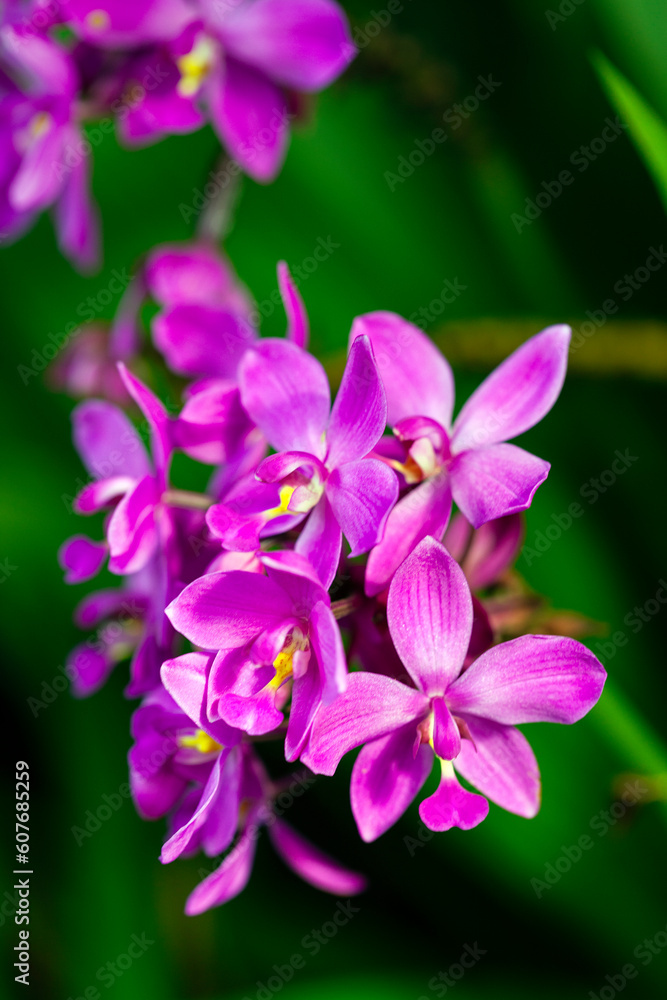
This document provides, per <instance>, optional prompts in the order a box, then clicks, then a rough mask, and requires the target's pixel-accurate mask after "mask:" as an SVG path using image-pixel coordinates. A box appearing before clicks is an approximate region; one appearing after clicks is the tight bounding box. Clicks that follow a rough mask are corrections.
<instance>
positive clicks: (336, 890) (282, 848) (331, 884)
mask: <svg viewBox="0 0 667 1000" xmlns="http://www.w3.org/2000/svg"><path fill="white" fill-rule="evenodd" d="M268 829H269V836H270V837H271V843H272V844H273V846H274V848H275V850H276V852H277V853H278V854H279V855H280V857H281V858H282V859H283V861H284V862H285V864H286V865H287V866H288V867H289V868H291V869H292V871H293V872H295V873H296V874H297V875H298V876H299V877H300V878H302V879H304V881H306V882H308V883H310V885H314V886H315V888H316V889H322V890H323V891H324V892H331V893H333V895H334V896H356V895H357V893H359V892H363V891H364V889H365V888H366V879H365V878H364V876H363V875H359V874H358V873H357V872H353V871H350V869H349V868H344V867H343V866H342V865H341V864H339V863H338V861H334V859H333V858H330V857H329V855H328V854H325V853H324V852H323V851H320V850H319V849H318V848H317V847H314V846H313V844H311V843H310V841H309V840H306V838H305V837H302V836H301V834H300V833H297V832H296V830H294V829H293V828H292V827H291V826H289V825H288V824H287V823H285V822H284V820H279V819H276V820H274V821H273V823H270V824H269V827H268Z"/></svg>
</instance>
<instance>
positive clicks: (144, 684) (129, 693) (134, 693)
mask: <svg viewBox="0 0 667 1000" xmlns="http://www.w3.org/2000/svg"><path fill="white" fill-rule="evenodd" d="M163 660H164V650H163V649H162V648H161V647H160V646H159V645H158V643H157V640H156V638H155V636H154V635H151V634H147V635H144V637H143V639H142V640H141V641H140V643H139V645H138V646H137V648H136V649H135V651H134V655H133V657H132V660H131V662H130V683H129V684H128V685H127V687H126V688H125V690H124V691H123V694H124V695H125V697H126V698H141V697H143V696H144V695H145V694H148V693H149V692H150V691H153V690H154V689H155V688H156V687H158V685H159V684H160V667H161V666H162V661H163Z"/></svg>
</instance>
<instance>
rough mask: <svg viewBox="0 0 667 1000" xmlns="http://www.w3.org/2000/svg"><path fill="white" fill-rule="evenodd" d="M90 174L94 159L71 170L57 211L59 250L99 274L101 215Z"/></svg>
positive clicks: (86, 271)
mask: <svg viewBox="0 0 667 1000" xmlns="http://www.w3.org/2000/svg"><path fill="white" fill-rule="evenodd" d="M81 141H82V139H81V138H80V137H78V138H77V142H81ZM52 166H55V164H53V165H52ZM90 173H91V166H90V158H89V157H87V156H83V157H81V158H80V159H79V160H78V162H77V163H75V165H74V166H73V167H72V168H71V169H70V171H69V174H68V177H67V180H66V182H65V185H64V187H63V190H62V192H61V194H60V197H59V198H58V201H57V202H56V209H55V221H56V232H57V234H58V246H59V247H60V249H61V250H62V252H63V254H64V255H65V256H66V257H67V258H68V259H69V260H71V261H73V262H74V264H75V265H76V266H77V267H78V268H79V270H80V271H83V272H84V273H88V272H90V271H96V270H97V269H98V268H99V265H100V262H101V239H100V222H99V212H98V210H97V206H96V205H95V203H94V201H93V199H92V195H91V191H90Z"/></svg>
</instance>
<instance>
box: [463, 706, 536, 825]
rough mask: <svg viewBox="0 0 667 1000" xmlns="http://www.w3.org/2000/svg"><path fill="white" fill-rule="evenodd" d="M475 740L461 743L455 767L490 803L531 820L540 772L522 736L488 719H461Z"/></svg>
mask: <svg viewBox="0 0 667 1000" xmlns="http://www.w3.org/2000/svg"><path fill="white" fill-rule="evenodd" d="M464 721H465V722H466V724H467V726H468V729H469V730H470V735H471V736H472V739H473V740H474V745H473V743H472V742H471V740H462V741H461V753H460V754H459V756H458V757H457V758H456V761H455V762H454V763H455V767H456V769H457V770H458V771H460V773H461V774H462V775H463V777H464V778H465V779H466V781H469V782H470V784H471V785H474V786H475V788H479V790H480V792H483V793H484V795H487V796H488V797H489V798H490V799H491V801H492V802H495V803H496V804H497V805H499V806H501V807H502V808H503V809H508V810H509V811H510V812H513V813H517V815H519V816H525V817H526V818H527V819H532V817H533V816H535V815H536V814H537V813H538V811H539V808H540V772H539V768H538V766H537V761H536V760H535V755H534V753H533V751H532V750H531V748H530V744H529V743H528V740H527V739H526V738H525V736H524V735H523V733H520V732H519V730H518V729H514V728H513V727H512V726H501V725H499V724H498V723H497V722H491V720H490V719H480V718H479V717H478V716H475V715H466V716H464Z"/></svg>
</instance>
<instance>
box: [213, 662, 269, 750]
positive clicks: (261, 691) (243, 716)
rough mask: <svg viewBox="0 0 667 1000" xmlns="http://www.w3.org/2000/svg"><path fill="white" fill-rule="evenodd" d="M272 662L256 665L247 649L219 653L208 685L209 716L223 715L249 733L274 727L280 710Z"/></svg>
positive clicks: (252, 733)
mask: <svg viewBox="0 0 667 1000" xmlns="http://www.w3.org/2000/svg"><path fill="white" fill-rule="evenodd" d="M274 659H275V657H274ZM271 663H272V661H269V664H268V665H264V666H260V665H258V664H257V663H256V662H255V661H254V660H253V659H251V658H250V657H249V654H248V651H247V649H232V650H228V651H223V652H221V653H218V655H217V656H216V658H215V661H214V663H213V666H212V668H211V672H210V677H209V682H208V687H207V705H208V708H207V711H208V714H209V717H213V718H217V717H219V718H222V719H224V720H225V722H226V723H228V724H229V725H230V726H234V727H235V728H236V729H239V730H243V731H244V732H246V733H248V734H249V735H252V736H261V735H263V734H264V733H270V732H272V731H273V730H274V729H276V728H277V727H278V726H279V725H280V724H281V723H282V722H283V714H282V712H281V711H280V710H279V709H278V708H277V707H276V693H277V692H276V690H275V688H274V687H272V686H271V685H270V681H272V680H273V677H274V675H275V671H274V668H273V666H272V665H271Z"/></svg>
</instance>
